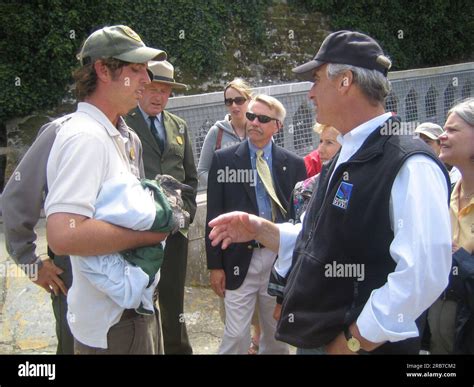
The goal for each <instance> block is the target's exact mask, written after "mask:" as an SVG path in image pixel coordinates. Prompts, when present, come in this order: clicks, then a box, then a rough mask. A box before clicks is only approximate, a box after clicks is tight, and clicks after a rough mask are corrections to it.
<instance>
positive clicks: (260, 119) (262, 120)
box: [245, 112, 278, 124]
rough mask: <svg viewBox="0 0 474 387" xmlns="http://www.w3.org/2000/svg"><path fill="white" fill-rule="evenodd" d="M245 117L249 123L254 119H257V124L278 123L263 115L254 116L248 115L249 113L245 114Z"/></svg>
mask: <svg viewBox="0 0 474 387" xmlns="http://www.w3.org/2000/svg"><path fill="white" fill-rule="evenodd" d="M245 116H246V117H247V120H249V121H250V122H252V121H253V120H255V118H257V119H258V122H260V123H261V124H267V123H269V122H270V121H278V119H277V118H272V117H268V116H265V115H263V114H255V113H250V112H247V113H245Z"/></svg>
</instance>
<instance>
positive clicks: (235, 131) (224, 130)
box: [198, 78, 252, 188]
mask: <svg viewBox="0 0 474 387" xmlns="http://www.w3.org/2000/svg"><path fill="white" fill-rule="evenodd" d="M251 99H252V91H251V89H250V85H249V84H248V83H247V82H245V81H244V80H243V79H241V78H235V79H234V80H233V81H232V82H229V83H228V84H227V85H226V87H225V89H224V104H225V106H226V107H227V111H228V114H227V115H226V116H225V118H224V119H223V120H221V121H217V122H216V123H215V124H214V125H213V126H212V127H211V129H209V132H207V135H206V138H205V139H204V144H203V146H202V149H201V155H200V157H199V164H198V177H199V184H200V186H201V187H203V188H205V187H207V175H208V173H209V169H210V168H211V162H212V157H213V155H214V152H215V151H216V150H218V149H221V148H226V147H228V146H231V145H235V144H238V143H239V142H241V141H243V140H245V139H246V137H247V133H246V130H247V118H246V117H245V113H247V107H248V104H249V102H250V100H251Z"/></svg>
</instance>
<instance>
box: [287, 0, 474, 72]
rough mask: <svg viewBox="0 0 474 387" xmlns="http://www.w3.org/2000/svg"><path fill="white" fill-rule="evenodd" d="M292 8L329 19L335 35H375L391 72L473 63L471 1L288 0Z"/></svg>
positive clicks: (473, 9) (472, 4)
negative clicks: (345, 31)
mask: <svg viewBox="0 0 474 387" xmlns="http://www.w3.org/2000/svg"><path fill="white" fill-rule="evenodd" d="M291 5H292V6H293V7H303V8H305V9H306V10H307V11H309V12H315V11H318V12H322V13H323V14H326V15H328V16H329V17H330V20H331V23H330V24H331V29H332V30H333V31H337V30H341V29H350V30H357V31H360V32H364V33H367V34H369V35H370V36H372V37H374V38H375V39H376V40H377V41H379V42H380V44H381V46H382V47H383V49H384V51H385V52H386V53H387V54H388V55H389V56H390V57H391V59H392V62H393V67H392V69H394V70H404V69H410V68H420V67H430V66H439V65H448V64H453V63H459V62H463V61H469V60H472V59H473V52H474V18H473V15H474V2H472V0H452V1H446V0H432V1H427V0H421V1H410V0H396V1H394V0H360V1H354V2H349V1H342V0H292V1H291Z"/></svg>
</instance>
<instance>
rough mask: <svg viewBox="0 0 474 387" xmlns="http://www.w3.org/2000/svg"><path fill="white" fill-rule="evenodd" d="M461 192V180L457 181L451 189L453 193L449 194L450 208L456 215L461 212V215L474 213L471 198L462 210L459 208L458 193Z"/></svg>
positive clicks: (473, 203)
mask: <svg viewBox="0 0 474 387" xmlns="http://www.w3.org/2000/svg"><path fill="white" fill-rule="evenodd" d="M460 190H461V180H458V182H457V183H456V185H455V186H454V188H453V192H452V193H451V200H450V207H451V209H452V210H453V211H454V213H455V214H456V216H457V215H458V214H459V211H461V212H462V215H465V214H469V213H470V212H471V211H474V197H472V198H471V200H470V201H469V203H468V204H467V206H466V207H464V208H463V209H460V208H459V191H460ZM459 215H461V214H459Z"/></svg>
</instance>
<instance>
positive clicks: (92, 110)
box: [77, 102, 122, 137]
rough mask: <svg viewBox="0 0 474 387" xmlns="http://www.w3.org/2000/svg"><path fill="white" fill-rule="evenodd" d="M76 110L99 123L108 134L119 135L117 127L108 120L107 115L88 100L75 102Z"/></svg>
mask: <svg viewBox="0 0 474 387" xmlns="http://www.w3.org/2000/svg"><path fill="white" fill-rule="evenodd" d="M77 112H79V113H85V114H87V115H88V116H89V117H91V118H92V119H94V120H95V121H97V122H98V123H99V124H101V125H102V126H103V127H104V128H105V129H106V130H107V132H108V133H109V136H111V137H113V136H120V132H119V131H118V130H117V128H116V127H115V126H114V125H113V124H112V122H110V120H109V119H108V118H107V116H106V115H105V114H104V113H103V112H102V111H101V110H100V109H99V108H97V107H96V106H94V105H92V104H90V103H88V102H79V103H78V104H77ZM121 119H122V117H119V121H118V125H120V122H121V121H120V120H121Z"/></svg>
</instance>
